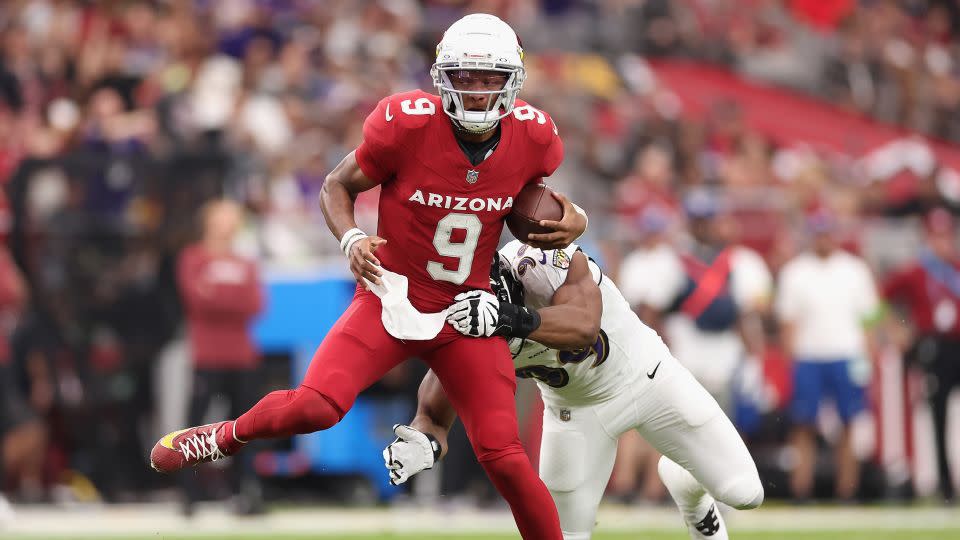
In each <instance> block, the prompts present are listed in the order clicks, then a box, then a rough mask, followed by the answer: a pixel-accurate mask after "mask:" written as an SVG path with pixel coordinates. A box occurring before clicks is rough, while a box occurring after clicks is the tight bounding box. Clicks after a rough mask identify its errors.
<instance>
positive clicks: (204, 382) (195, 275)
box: [177, 200, 263, 515]
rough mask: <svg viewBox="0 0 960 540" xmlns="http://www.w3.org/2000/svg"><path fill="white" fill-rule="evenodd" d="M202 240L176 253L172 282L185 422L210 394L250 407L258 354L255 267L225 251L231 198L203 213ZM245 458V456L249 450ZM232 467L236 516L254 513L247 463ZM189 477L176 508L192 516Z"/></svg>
mask: <svg viewBox="0 0 960 540" xmlns="http://www.w3.org/2000/svg"><path fill="white" fill-rule="evenodd" d="M202 218H203V237H202V238H201V240H200V242H198V243H196V244H194V245H192V246H189V247H187V248H186V249H184V251H183V253H182V254H181V255H180V260H179V263H178V268H177V281H178V283H179V287H180V294H181V296H182V297H183V301H184V305H185V308H186V319H187V333H188V337H189V343H190V353H191V356H192V359H193V365H194V379H193V392H192V398H191V402H190V419H189V420H190V423H191V424H202V423H203V420H204V417H205V414H206V412H207V409H208V408H209V406H210V401H211V399H212V398H213V397H214V396H215V395H218V396H225V397H227V398H228V399H229V401H230V410H231V412H230V414H231V415H233V416H239V415H240V414H241V413H243V412H244V411H245V410H247V408H249V407H250V406H252V405H253V402H254V398H255V397H256V396H257V395H258V392H259V391H258V390H257V388H256V380H257V366H258V364H259V353H258V351H257V349H256V346H255V345H254V343H253V336H252V334H251V331H250V325H251V323H252V322H253V320H254V318H255V317H256V316H257V314H258V313H259V312H260V310H261V309H262V307H263V294H262V285H261V282H260V276H259V273H258V271H257V267H256V265H255V264H254V263H253V262H252V261H249V260H247V259H244V258H242V257H240V256H239V255H237V254H236V253H235V252H234V251H233V245H234V240H235V238H236V235H237V232H238V230H239V228H240V225H241V223H242V220H243V211H242V210H241V208H240V206H239V205H237V204H236V203H233V202H230V201H225V200H219V201H213V202H210V203H208V204H207V205H206V206H205V207H204V209H203V211H202ZM246 455H248V456H253V453H252V452H247V453H246ZM239 461H240V463H239V468H240V471H236V472H235V473H234V474H231V475H230V479H231V481H233V482H234V484H235V485H234V486H233V488H234V493H235V494H237V495H238V499H237V507H236V510H237V511H238V513H242V514H247V513H257V512H260V511H262V500H261V496H260V487H259V484H258V482H257V478H256V474H255V473H254V471H253V467H252V465H253V464H252V462H251V461H250V460H249V459H247V460H244V459H242V458H240V459H239ZM195 478H196V475H195V474H194V473H193V472H191V471H187V472H185V473H184V474H183V475H182V486H183V488H184V490H185V494H186V501H185V506H184V512H185V513H186V514H187V515H190V514H192V513H193V506H194V503H195V502H197V500H199V499H200V496H201V493H200V489H199V487H200V486H199V485H198V483H197V482H196V480H195Z"/></svg>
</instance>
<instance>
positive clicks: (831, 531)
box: [0, 504, 960, 540]
mask: <svg viewBox="0 0 960 540" xmlns="http://www.w3.org/2000/svg"><path fill="white" fill-rule="evenodd" d="M597 521H598V527H597V531H596V532H595V534H594V536H593V540H687V539H688V538H689V536H687V534H686V532H685V530H684V528H683V526H682V525H681V524H680V523H679V516H678V515H677V513H676V510H675V509H673V508H670V507H632V506H616V505H605V506H603V507H601V509H600V514H599V515H598V517H597ZM726 521H727V526H728V528H729V530H730V538H733V539H736V540H960V512H958V511H957V510H956V509H955V508H944V507H935V506H914V507H903V506H901V507H894V506H889V507H888V506H868V507H829V506H823V507H802V508H796V507H790V506H785V505H779V506H778V505H775V504H771V505H768V506H766V507H765V508H761V509H759V510H754V511H750V512H730V513H729V514H728V515H727V517H726ZM514 531H516V528H515V525H514V523H513V519H512V517H511V516H510V513H509V512H508V511H507V510H506V509H494V510H476V509H466V510H464V509H452V508H442V507H436V506H429V507H402V506H400V507H398V506H394V507H386V508H384V507H381V508H343V507H300V508H293V509H276V510H274V511H272V512H270V513H269V514H267V515H266V516H262V517H257V518H237V517H234V516H233V515H231V514H230V513H229V511H228V510H227V509H226V508H224V507H223V505H212V506H209V507H206V508H204V509H202V510H201V511H200V512H198V514H197V515H196V516H195V517H193V518H192V519H186V518H184V517H182V516H181V515H180V514H178V513H177V510H176V506H175V505H169V504H167V505H164V504H147V505H115V506H98V507H87V508H62V507H39V508H24V509H20V510H19V511H18V514H17V517H16V519H14V520H13V521H12V522H11V523H7V524H6V525H5V526H3V525H2V524H0V540H40V539H43V540H81V539H82V540H86V539H93V538H96V539H98V540H101V539H102V540H120V539H123V540H197V539H203V540H307V539H310V540H333V539H342V540H384V539H386V540H390V539H395V540H405V539H410V540H413V539H417V540H447V539H449V540H481V539H482V540H507V539H510V540H518V539H519V536H518V535H517V534H516V533H515V532H514Z"/></svg>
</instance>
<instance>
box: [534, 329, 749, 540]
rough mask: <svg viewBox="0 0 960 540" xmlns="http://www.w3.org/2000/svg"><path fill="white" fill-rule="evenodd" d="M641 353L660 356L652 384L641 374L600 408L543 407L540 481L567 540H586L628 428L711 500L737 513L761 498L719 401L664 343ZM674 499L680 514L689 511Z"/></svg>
mask: <svg viewBox="0 0 960 540" xmlns="http://www.w3.org/2000/svg"><path fill="white" fill-rule="evenodd" d="M638 352H639V353H641V354H644V355H645V356H646V355H651V354H654V355H656V356H658V357H661V364H660V365H659V367H658V369H657V370H656V371H655V372H654V377H653V378H652V379H651V378H649V373H650V372H648V374H647V375H640V377H639V378H638V379H637V380H636V381H633V382H627V383H626V384H625V385H624V391H623V392H622V393H621V394H619V395H618V396H617V397H615V398H613V399H611V400H608V401H606V402H603V403H600V404H598V405H590V406H585V407H562V406H557V405H553V404H549V403H548V404H546V407H545V409H544V417H543V440H542V443H541V446H540V477H541V478H542V479H543V481H544V483H545V484H546V486H547V488H548V489H549V490H550V493H551V494H552V495H553V499H554V501H555V502H556V504H557V510H558V511H559V513H560V526H561V528H562V529H563V533H564V539H565V540H586V539H589V538H590V534H591V531H592V530H593V527H594V522H595V518H596V514H597V507H598V506H599V504H600V499H601V497H602V496H603V492H604V490H605V489H606V486H607V482H608V481H609V479H610V473H611V471H612V470H613V462H614V459H615V458H616V451H617V439H618V438H619V437H620V435H621V434H622V433H624V432H626V431H628V430H631V429H636V430H637V431H638V432H640V434H641V435H642V436H643V437H644V438H645V439H646V440H647V441H649V442H650V444H652V445H653V446H654V448H656V449H657V450H658V451H659V452H660V453H662V454H663V455H664V456H666V457H667V458H669V459H670V460H672V461H673V462H675V463H676V464H678V465H680V466H681V467H683V469H685V470H686V471H689V473H690V474H691V475H692V476H693V478H695V479H696V481H697V482H698V483H699V484H700V485H701V486H702V487H703V488H704V489H705V490H706V493H707V494H709V495H712V496H713V497H714V498H715V499H716V500H718V501H721V502H723V503H726V504H728V505H730V506H732V507H734V508H739V509H748V508H755V507H757V506H759V505H760V503H761V502H762V501H763V487H762V485H761V483H760V477H759V474H758V473H757V467H756V465H755V464H754V462H753V459H752V458H751V457H750V453H749V452H748V451H747V447H746V445H744V443H743V440H742V439H741V438H740V435H739V434H738V433H737V431H736V429H735V428H734V427H733V424H732V423H731V422H730V420H729V419H728V418H727V417H726V415H725V414H724V413H723V411H722V410H721V409H720V406H719V405H718V404H717V401H716V400H715V399H714V398H713V397H711V396H710V394H709V393H707V391H706V390H705V389H704V388H703V386H701V385H700V384H699V383H698V382H697V381H696V380H695V379H694V378H693V376H692V375H691V374H690V372H689V371H687V370H686V369H685V368H684V367H683V366H681V365H680V364H679V363H678V362H677V361H676V360H675V359H674V358H673V357H672V356H671V355H670V352H669V350H668V349H667V347H666V345H664V344H663V343H662V342H659V343H649V342H648V346H646V347H644V350H643V351H638ZM677 502H678V505H680V506H681V510H683V508H684V505H685V504H687V506H689V503H688V502H686V501H680V500H678V501H677Z"/></svg>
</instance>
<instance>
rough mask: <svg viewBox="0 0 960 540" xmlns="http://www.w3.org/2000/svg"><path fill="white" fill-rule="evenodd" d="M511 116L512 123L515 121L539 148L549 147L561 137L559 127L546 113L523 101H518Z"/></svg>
mask: <svg viewBox="0 0 960 540" xmlns="http://www.w3.org/2000/svg"><path fill="white" fill-rule="evenodd" d="M511 116H512V117H513V118H512V121H515V122H516V123H517V126H518V127H520V128H522V131H523V132H524V133H526V134H527V136H528V137H529V138H530V140H532V141H533V142H534V144H536V145H538V146H549V145H550V144H552V143H553V140H554V139H556V138H559V136H560V135H559V132H558V131H557V125H556V124H555V123H554V122H553V118H550V115H549V114H547V113H546V111H543V110H541V109H538V108H536V107H534V106H533V105H530V104H529V103H527V102H525V101H523V100H520V99H518V100H517V103H516V106H515V107H514V108H513V113H512V114H511Z"/></svg>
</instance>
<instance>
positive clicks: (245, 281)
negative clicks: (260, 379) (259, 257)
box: [177, 243, 263, 369]
mask: <svg viewBox="0 0 960 540" xmlns="http://www.w3.org/2000/svg"><path fill="white" fill-rule="evenodd" d="M177 282H178V284H179V286H180V295H181V296H182V297H183V301H184V307H185V308H186V315H187V334H188V336H189V340H190V349H191V354H192V356H193V363H194V365H195V366H196V367H199V368H204V369H247V368H252V367H254V366H256V365H257V363H258V361H259V351H257V348H256V346H255V345H254V343H253V336H252V334H251V331H250V325H251V324H252V323H253V320H254V318H255V317H256V316H257V314H258V313H259V312H260V310H261V309H262V307H263V293H262V290H261V289H262V284H261V283H260V276H259V273H258V272H257V267H256V265H255V264H254V263H253V262H252V261H248V260H246V259H244V258H241V257H238V256H236V255H233V254H213V253H210V251H208V250H207V249H206V248H204V246H203V244H202V243H198V244H194V245H192V246H189V247H187V248H185V249H184V250H183V252H182V253H181V254H180V260H179V261H178V266H177Z"/></svg>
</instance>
